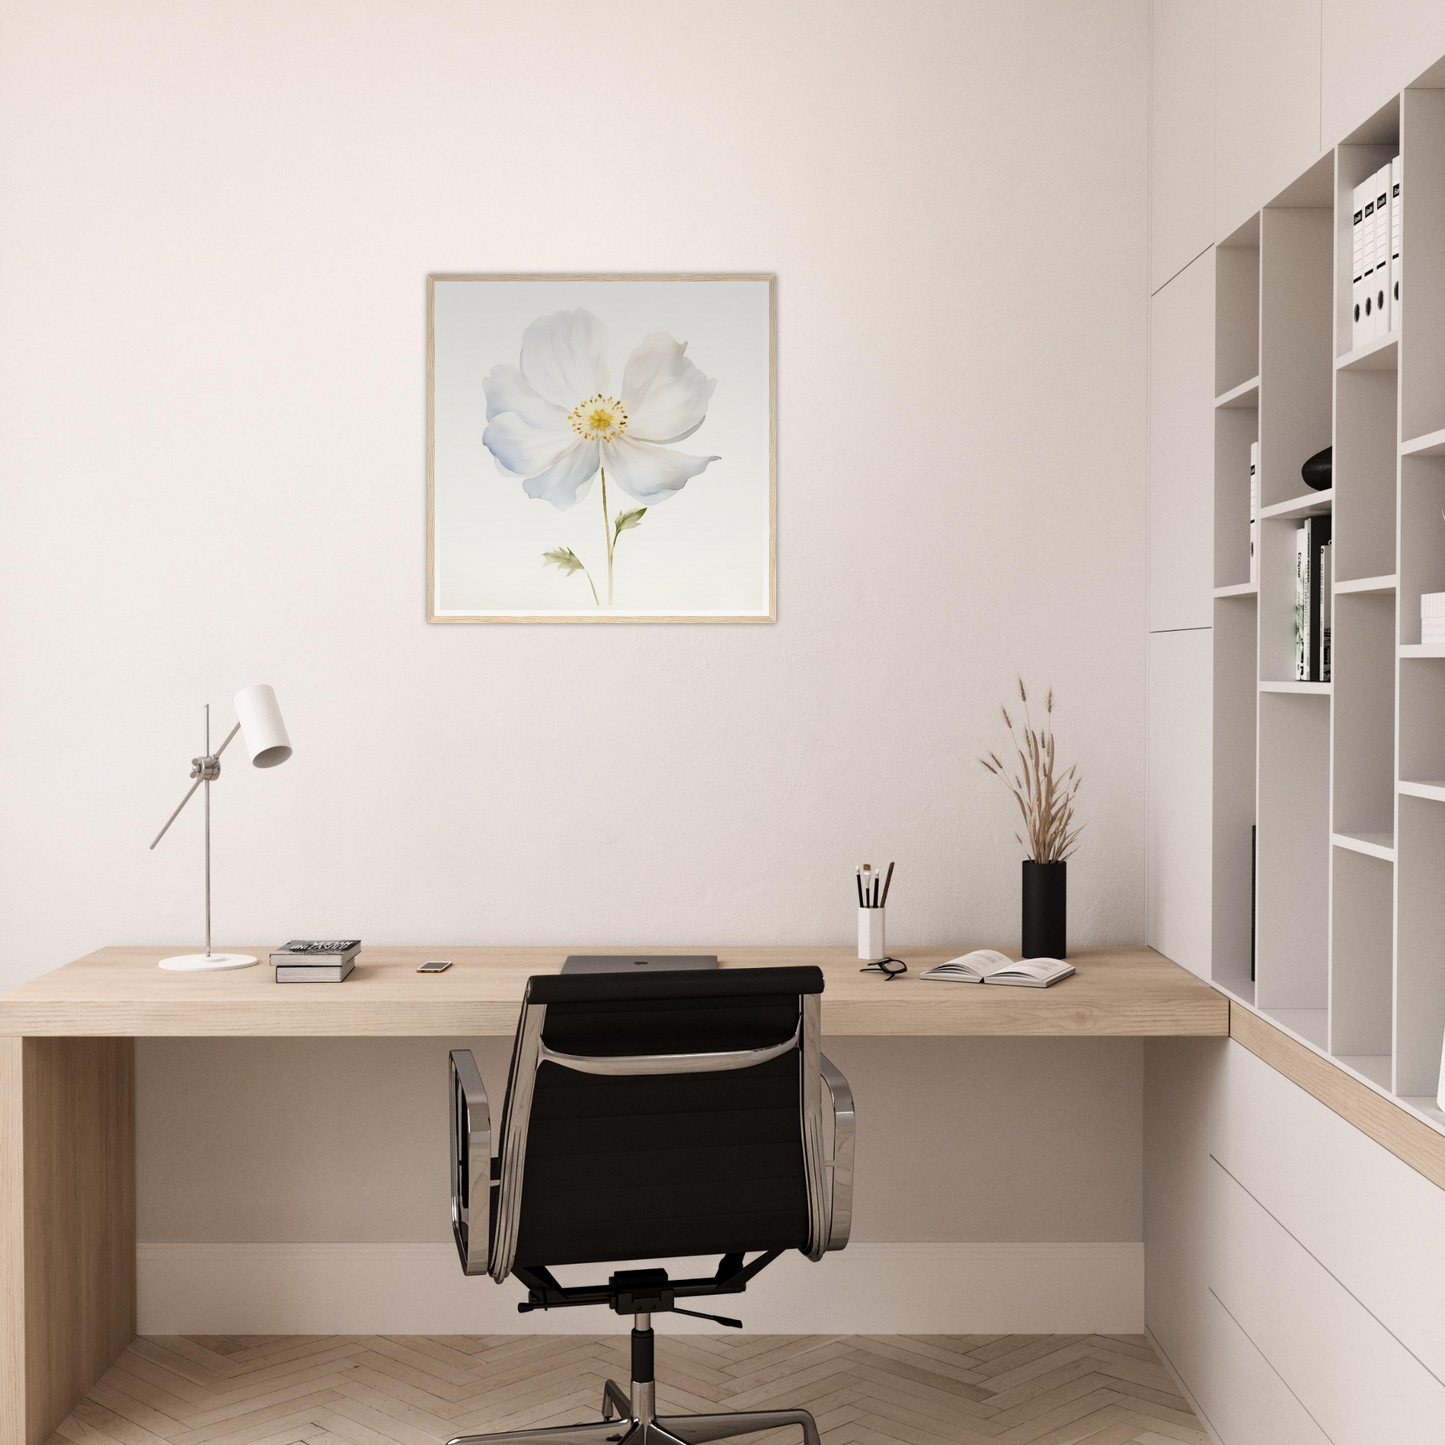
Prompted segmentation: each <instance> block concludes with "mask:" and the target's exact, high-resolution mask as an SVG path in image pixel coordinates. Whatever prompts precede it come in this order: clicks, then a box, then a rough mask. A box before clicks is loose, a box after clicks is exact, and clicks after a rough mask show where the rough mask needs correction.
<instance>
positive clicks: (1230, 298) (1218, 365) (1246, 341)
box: [1214, 215, 1259, 399]
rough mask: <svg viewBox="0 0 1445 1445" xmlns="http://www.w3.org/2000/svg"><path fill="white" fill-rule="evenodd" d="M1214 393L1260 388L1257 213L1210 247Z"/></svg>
mask: <svg viewBox="0 0 1445 1445" xmlns="http://www.w3.org/2000/svg"><path fill="white" fill-rule="evenodd" d="M1214 307H1215V310H1214V394H1215V395H1216V396H1217V397H1220V398H1221V399H1222V398H1224V397H1226V396H1228V395H1229V394H1230V393H1232V392H1238V391H1241V390H1243V389H1246V388H1252V389H1253V390H1254V391H1255V392H1256V393H1257V392H1258V390H1259V217H1258V215H1255V216H1251V217H1250V219H1249V220H1248V221H1246V222H1245V223H1244V225H1242V226H1241V227H1240V228H1239V229H1238V230H1237V231H1236V232H1234V234H1233V235H1232V236H1230V237H1228V238H1227V239H1226V240H1224V241H1221V242H1220V244H1219V245H1218V246H1216V247H1215V248H1214Z"/></svg>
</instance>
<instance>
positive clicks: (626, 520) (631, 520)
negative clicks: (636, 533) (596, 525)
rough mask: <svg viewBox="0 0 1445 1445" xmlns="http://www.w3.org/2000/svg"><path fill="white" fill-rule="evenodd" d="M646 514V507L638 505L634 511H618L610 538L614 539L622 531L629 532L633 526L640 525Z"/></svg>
mask: <svg viewBox="0 0 1445 1445" xmlns="http://www.w3.org/2000/svg"><path fill="white" fill-rule="evenodd" d="M646 515H647V508H646V507H638V508H637V510H636V511H635V512H619V513H618V514H617V520H616V523H615V529H614V531H613V533H612V540H613V541H614V542H616V540H617V539H618V538H619V537H620V536H621V535H622V534H623V533H624V532H630V531H631V530H632V529H633V528H634V527H638V526H641V525H642V519H643V517H644V516H646Z"/></svg>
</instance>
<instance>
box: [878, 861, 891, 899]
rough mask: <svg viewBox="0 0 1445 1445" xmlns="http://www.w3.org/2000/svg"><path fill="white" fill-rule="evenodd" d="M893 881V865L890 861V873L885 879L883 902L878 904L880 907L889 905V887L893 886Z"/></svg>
mask: <svg viewBox="0 0 1445 1445" xmlns="http://www.w3.org/2000/svg"><path fill="white" fill-rule="evenodd" d="M892 883H893V865H892V864H891V863H890V864H889V865H888V875H887V877H885V878H884V880H883V902H882V903H880V904H879V905H878V906H879V907H880V908H887V907H888V889H889V888H890V887H891V886H892Z"/></svg>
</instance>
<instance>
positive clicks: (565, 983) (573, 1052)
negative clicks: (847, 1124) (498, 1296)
mask: <svg viewBox="0 0 1445 1445" xmlns="http://www.w3.org/2000/svg"><path fill="white" fill-rule="evenodd" d="M822 991H823V976H822V973H821V972H820V971H819V970H818V969H816V968H747V969H718V970H716V971H707V972H688V973H682V972H679V973H657V974H648V975H644V976H634V975H631V974H591V975H587V974H583V975H577V976H573V975H547V976H539V977H536V978H533V979H531V980H529V982H528V985H527V993H526V999H525V1002H524V1004H523V1007H522V1016H521V1019H520V1021H519V1023H518V1026H517V1037H516V1043H515V1046H514V1048H513V1052H512V1066H511V1072H510V1075H509V1078H508V1082H507V1098H506V1104H505V1107H504V1111H503V1117H502V1130H501V1148H500V1159H499V1167H500V1183H499V1188H498V1196H497V1209H496V1213H495V1216H494V1223H493V1236H492V1247H491V1251H490V1271H491V1274H492V1276H493V1278H495V1279H498V1280H502V1279H505V1278H506V1277H507V1275H508V1274H510V1273H511V1271H512V1269H513V1267H514V1266H517V1265H521V1266H524V1267H532V1268H537V1267H550V1266H552V1265H565V1264H588V1263H601V1262H604V1261H622V1260H643V1259H663V1258H667V1257H670V1256H686V1255H700V1254H729V1253H734V1252H737V1251H751V1250H768V1249H790V1248H797V1249H800V1250H802V1251H803V1252H804V1253H806V1254H808V1255H809V1256H810V1257H812V1258H818V1257H819V1256H821V1254H822V1253H823V1251H824V1250H825V1249H826V1248H827V1239H828V1232H829V1219H828V1217H827V1215H828V1204H827V1201H826V1199H825V1193H824V1181H823V1161H822V1136H821V1119H820V1074H819V1069H820V1054H819V1015H820V1009H819V1004H820V996H821V994H822Z"/></svg>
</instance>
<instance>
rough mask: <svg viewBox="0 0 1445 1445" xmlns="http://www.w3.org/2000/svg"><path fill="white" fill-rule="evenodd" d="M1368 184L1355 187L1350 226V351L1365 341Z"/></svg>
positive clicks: (1362, 183)
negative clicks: (1351, 257) (1351, 252)
mask: <svg viewBox="0 0 1445 1445" xmlns="http://www.w3.org/2000/svg"><path fill="white" fill-rule="evenodd" d="M1369 190H1370V184H1369V182H1368V181H1361V182H1360V184H1359V185H1357V186H1356V187H1355V195H1354V212H1353V216H1354V220H1353V224H1352V226H1351V239H1352V243H1353V259H1352V261H1351V264H1350V277H1351V282H1350V350H1351V351H1353V350H1354V349H1355V347H1357V346H1362V345H1363V344H1364V341H1365V265H1366V261H1365V197H1366V196H1367V195H1368V194H1369Z"/></svg>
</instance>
